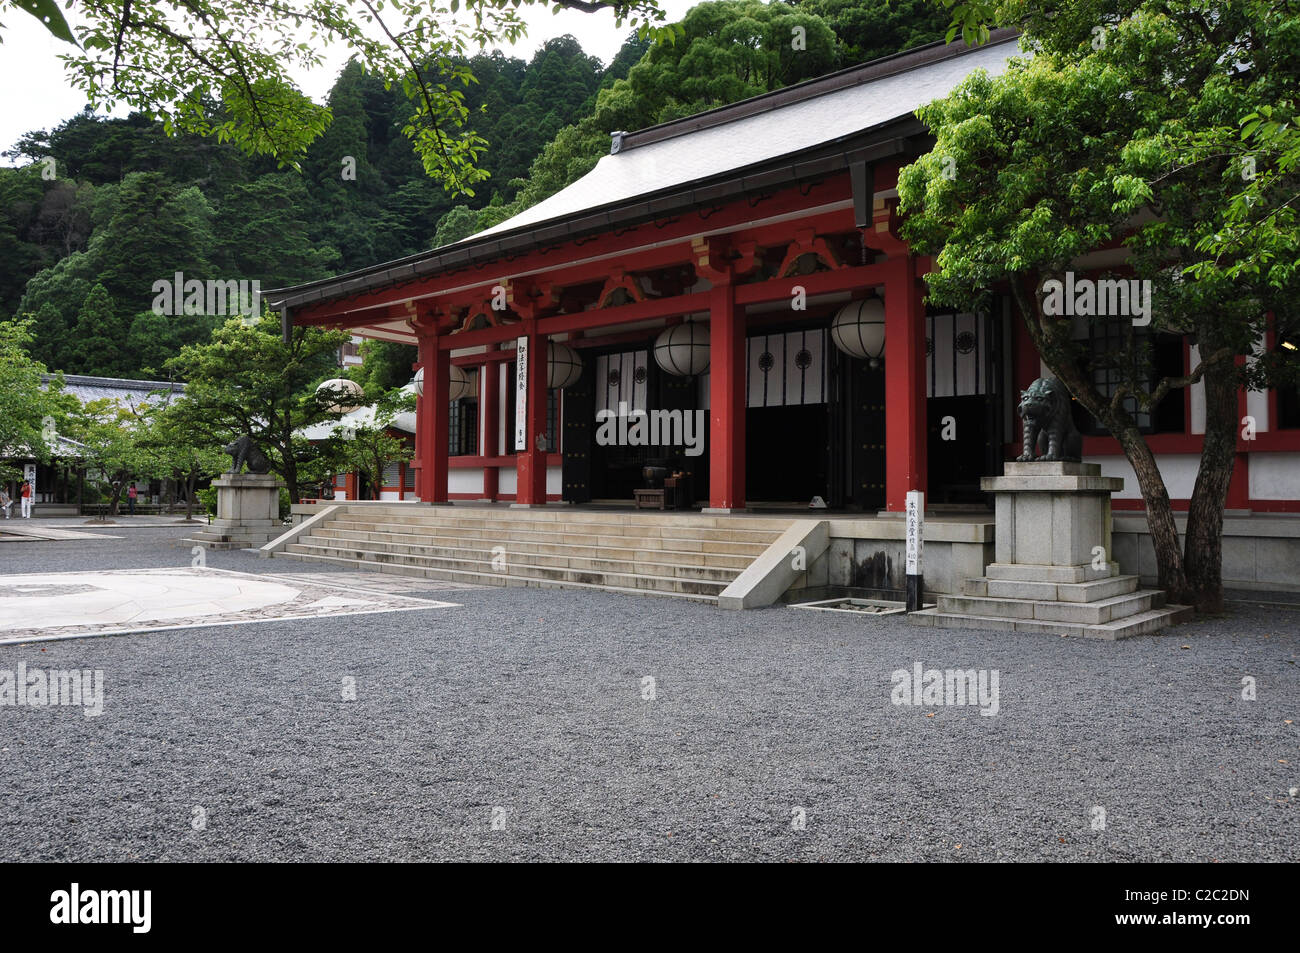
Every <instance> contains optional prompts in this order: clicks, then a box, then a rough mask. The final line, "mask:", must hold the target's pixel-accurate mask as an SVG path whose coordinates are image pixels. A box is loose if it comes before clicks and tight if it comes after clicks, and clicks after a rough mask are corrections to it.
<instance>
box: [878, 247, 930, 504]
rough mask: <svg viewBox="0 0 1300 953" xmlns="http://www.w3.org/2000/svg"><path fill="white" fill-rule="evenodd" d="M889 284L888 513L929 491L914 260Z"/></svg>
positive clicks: (897, 269)
mask: <svg viewBox="0 0 1300 953" xmlns="http://www.w3.org/2000/svg"><path fill="white" fill-rule="evenodd" d="M889 265H890V270H889V277H888V278H887V279H886V281H885V406H886V407H887V408H888V412H887V414H886V417H885V508H886V509H887V510H891V511H895V510H896V511H899V512H902V511H903V510H904V509H906V505H907V492H908V491H909V490H920V491H922V492H924V491H925V488H926V479H925V478H926V471H925V453H926V421H925V400H926V398H925V304H924V302H923V301H922V299H921V287H920V284H919V283H918V281H917V279H916V276H915V273H914V270H913V264H912V257H911V256H910V255H900V256H898V257H896V258H893V259H891V260H890V262H889Z"/></svg>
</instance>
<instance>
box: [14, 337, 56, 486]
mask: <svg viewBox="0 0 1300 953" xmlns="http://www.w3.org/2000/svg"><path fill="white" fill-rule="evenodd" d="M30 344H31V323H30V322H29V321H0V407H3V408H4V413H0V447H3V448H5V451H4V454H3V456H4V457H6V458H9V457H13V456H15V455H19V454H21V455H26V454H31V455H32V456H34V457H35V458H36V459H38V460H48V459H49V455H50V445H49V441H48V440H47V437H49V436H51V435H52V434H53V433H57V432H61V430H62V421H63V419H64V415H65V413H66V409H67V404H66V401H65V400H61V399H60V397H61V395H60V394H59V385H58V384H55V385H53V386H51V387H49V388H46V387H43V386H42V384H41V375H42V374H44V373H45V367H44V365H42V364H40V363H39V362H37V361H34V360H33V359H32V357H31V355H30V353H29V352H28V346H29V345H30ZM20 476H21V470H15V469H14V468H13V467H12V466H10V465H9V464H8V463H6V462H4V460H0V480H13V479H17V478H18V477H20Z"/></svg>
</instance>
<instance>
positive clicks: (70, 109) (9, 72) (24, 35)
mask: <svg viewBox="0 0 1300 953" xmlns="http://www.w3.org/2000/svg"><path fill="white" fill-rule="evenodd" d="M697 2H699V0H659V6H660V8H661V9H663V10H664V11H665V12H666V13H667V14H668V18H669V20H680V19H681V18H682V17H683V16H684V15H685V13H686V11H687V10H689V9H690V8H691V7H692V6H694V5H695V3H697ZM67 14H75V8H74V10H71V11H66V12H65V15H67ZM523 18H524V19H525V20H526V21H527V22H528V24H529V31H528V36H527V37H526V38H525V39H524V40H523V41H521V42H520V43H517V44H515V45H514V46H504V45H503V46H499V47H498V48H499V49H501V50H502V51H504V52H506V53H509V54H511V55H513V56H518V57H520V58H522V59H528V58H529V57H531V56H532V54H533V52H534V51H535V50H536V49H537V47H539V46H540V45H541V44H542V43H544V42H546V41H547V40H549V39H552V38H554V37H557V36H563V35H564V34H565V33H571V34H572V35H573V36H575V37H577V38H578V42H580V43H581V44H582V48H583V49H584V50H585V51H586V52H587V53H589V54H591V55H593V56H598V57H600V59H601V60H602V61H603V62H605V63H608V62H609V61H610V60H611V59H613V57H614V54H615V53H617V52H618V48H619V46H621V45H622V43H623V39H624V37H625V36H626V35H627V33H628V32H629V31H628V30H627V29H626V27H623V28H616V27H615V26H614V16H613V14H612V13H579V12H578V11H576V10H565V11H563V12H561V13H559V14H552V13H551V11H550V10H549V9H547V8H546V7H544V6H532V7H525V8H524V9H523ZM5 20H6V21H8V22H6V23H5V29H4V37H3V38H4V43H3V44H0V90H4V94H3V97H2V98H0V152H3V151H5V150H7V149H9V148H10V147H12V146H13V144H14V143H15V142H17V140H18V138H19V137H20V136H21V135H22V134H23V133H25V132H30V131H32V130H34V129H53V128H54V127H55V126H57V125H58V124H59V123H61V122H63V121H64V120H65V119H70V118H71V117H72V116H73V115H75V114H76V113H77V112H79V111H80V110H81V109H82V108H83V107H84V106H85V104H86V100H85V95H84V93H82V92H81V91H80V90H76V89H72V88H71V87H70V86H69V85H68V83H67V81H66V80H65V78H64V73H63V64H62V63H61V62H59V60H58V59H56V56H57V55H58V54H59V53H61V52H64V50H65V49H66V48H67V44H66V43H62V42H60V41H59V40H56V39H54V37H52V36H50V34H49V33H47V32H46V31H45V28H44V27H42V26H41V25H40V24H39V23H37V22H36V20H35V19H34V18H32V17H31V16H28V15H27V14H26V13H23V12H22V11H21V10H15V9H14V8H12V7H10V8H8V9H6V10H5ZM346 61H347V51H346V50H344V49H342V48H339V49H337V50H333V51H327V65H326V66H323V67H322V68H321V69H320V70H318V71H316V72H314V73H312V74H310V75H301V76H298V77H297V79H298V82H299V84H300V85H301V87H302V88H303V89H304V90H306V92H307V93H308V94H309V95H310V96H311V97H312V98H313V99H315V100H317V101H318V102H323V101H324V99H325V96H326V94H327V93H328V92H329V89H330V87H331V86H332V85H333V84H334V80H335V78H336V77H337V76H338V73H339V70H340V69H342V67H343V64H344V63H345V62H346ZM125 113H126V111H125V110H122V111H119V112H116V113H114V115H125ZM0 163H4V164H12V163H13V160H12V159H4V158H0Z"/></svg>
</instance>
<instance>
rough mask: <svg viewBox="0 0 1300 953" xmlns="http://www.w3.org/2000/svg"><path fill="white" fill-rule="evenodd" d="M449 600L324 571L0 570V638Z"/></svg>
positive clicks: (424, 605)
mask: <svg viewBox="0 0 1300 953" xmlns="http://www.w3.org/2000/svg"><path fill="white" fill-rule="evenodd" d="M424 588H427V587H424ZM455 605H456V604H455V603H450V602H438V601H435V600H431V599H421V598H416V597H414V596H407V595H400V594H398V592H397V591H396V590H395V589H394V588H393V587H390V586H385V585H381V586H375V585H373V584H372V582H371V580H369V579H366V580H364V581H361V580H341V581H337V582H336V581H334V580H333V579H332V578H330V577H329V576H326V575H324V574H301V575H298V576H296V577H290V578H286V577H285V576H283V575H274V576H272V575H255V574H253V573H245V572H235V571H233V570H229V569H213V568H207V567H201V568H196V567H186V568H177V569H129V570H117V571H114V570H106V571H100V572H66V573H30V574H15V575H8V576H3V577H0V645H4V644H12V643H18V642H41V641H49V640H56V639H70V638H85V637H89V636H102V635H127V634H137V633H141V632H145V631H151V630H162V629H177V628H190V627H194V626H211V625H238V624H242V623H249V622H271V621H283V620H288V619H305V618H314V617H326V616H328V617H335V616H345V615H365V614H370V613H377V612H399V611H410V610H416V609H442V608H451V607H453V606H455Z"/></svg>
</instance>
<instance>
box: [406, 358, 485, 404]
mask: <svg viewBox="0 0 1300 953" xmlns="http://www.w3.org/2000/svg"><path fill="white" fill-rule="evenodd" d="M447 378H448V380H447V399H448V400H458V399H460V398H461V397H473V396H474V383H473V381H471V380H470V379H469V375H468V374H466V373H465V372H464V371H463V370H462V369H461V368H460V366H459V365H457V364H448V365H447ZM412 382H413V383H414V384H415V392H416V394H418V395H419V396H421V397H423V396H424V368H423V367H421V368H420V369H418V370H417V371H416V372H415V377H414V378H413V380H412Z"/></svg>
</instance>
